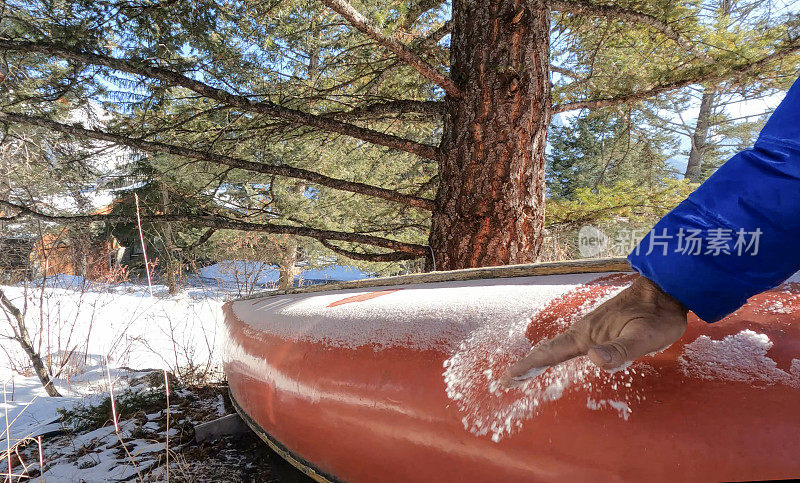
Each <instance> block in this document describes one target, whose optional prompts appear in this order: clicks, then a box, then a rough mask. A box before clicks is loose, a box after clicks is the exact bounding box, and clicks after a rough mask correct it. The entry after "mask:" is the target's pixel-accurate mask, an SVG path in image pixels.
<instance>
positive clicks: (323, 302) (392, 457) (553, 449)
mask: <svg viewBox="0 0 800 483" xmlns="http://www.w3.org/2000/svg"><path fill="white" fill-rule="evenodd" d="M604 267H605V268H606V269H605V270H604V269H603V268H604ZM585 268H586V269H587V271H589V272H591V273H574V272H580V271H581V269H582V266H581V263H576V262H570V263H569V264H568V266H567V267H566V268H565V267H564V266H562V265H560V264H547V265H545V264H542V265H533V266H517V267H511V268H510V269H508V271H507V272H504V271H503V270H504V269H503V268H494V269H488V270H487V269H482V271H480V272H479V273H476V271H462V272H451V273H442V272H440V273H435V274H430V275H417V276H413V277H394V278H392V279H391V280H390V282H391V283H386V282H383V283H382V282H381V281H376V280H369V281H366V282H355V283H352V284H340V285H337V286H336V287H334V288H332V289H329V290H323V289H320V288H318V287H314V288H313V289H310V290H302V289H301V290H291V291H288V292H283V293H279V294H264V295H260V296H256V297H249V298H247V299H241V300H237V301H233V302H230V303H228V304H226V305H225V307H224V312H225V321H226V328H227V339H226V342H225V364H224V366H225V372H226V375H227V377H228V383H229V387H230V393H231V399H232V400H233V401H234V405H235V407H236V409H237V411H238V412H239V413H240V414H241V415H242V417H243V418H244V420H245V421H246V422H247V423H248V425H250V427H251V428H253V430H254V431H255V432H256V433H257V434H259V436H260V437H261V438H262V439H264V441H266V442H267V443H268V444H269V445H270V446H271V447H272V448H273V449H274V450H275V451H276V452H277V453H278V454H280V455H281V456H283V457H284V458H286V459H287V460H288V461H289V462H290V463H292V464H293V465H294V466H296V467H298V468H300V469H301V470H302V471H303V472H304V473H306V474H307V475H309V476H311V477H312V478H314V479H315V480H317V481H336V480H340V481H375V480H382V481H384V480H391V481H452V480H464V481H499V480H512V481H520V480H527V481H553V480H564V479H566V480H587V479H600V478H601V479H602V481H605V480H617V481H634V480H636V481H641V480H643V479H645V478H647V479H648V480H656V481H672V480H675V479H676V478H679V479H699V480H732V479H768V478H786V477H791V476H798V475H800V436H798V434H800V411H798V410H797V408H798V407H800V284H798V283H796V282H788V283H785V284H784V285H782V286H781V287H778V288H776V289H774V290H771V291H769V292H766V293H764V294H761V295H759V296H756V297H753V298H752V299H751V300H750V301H749V302H748V304H747V305H746V306H744V307H743V308H741V309H740V310H738V311H737V312H736V313H734V314H732V315H731V316H729V317H728V318H726V319H724V320H723V321H721V322H719V323H716V324H712V325H708V324H705V323H703V322H702V321H699V320H698V319H697V318H696V317H694V315H693V314H690V319H689V326H688V328H687V331H686V334H685V335H684V337H683V338H682V339H681V340H680V341H679V342H678V343H676V344H675V345H674V346H672V347H671V348H669V349H667V350H665V351H664V352H662V353H659V354H654V355H652V357H645V358H643V359H642V360H640V361H637V362H635V363H634V364H633V365H631V366H630V367H629V368H626V369H625V370H623V371H618V372H616V373H613V374H609V373H606V372H603V371H600V370H599V369H597V368H595V367H594V366H592V365H591V364H590V363H589V362H588V361H587V360H586V358H577V359H574V360H572V361H570V362H568V363H566V364H564V365H562V366H558V367H554V368H550V369H548V370H547V371H545V372H544V373H543V374H541V375H540V376H537V377H536V378H534V379H531V380H530V381H528V382H526V383H524V384H522V385H520V386H519V387H515V388H511V389H504V388H501V387H499V385H498V384H497V379H498V378H499V377H500V375H501V374H502V372H503V371H504V370H505V368H506V367H507V366H508V364H509V363H511V362H513V361H514V360H516V359H517V358H518V357H520V356H521V355H524V353H525V352H526V351H527V350H528V349H529V348H530V346H531V344H533V343H536V342H538V341H539V340H542V339H544V338H548V337H552V336H553V335H555V334H557V333H559V332H561V331H563V330H564V329H566V328H567V327H568V326H569V325H570V324H571V323H573V322H574V321H575V320H577V319H578V318H580V317H581V316H583V315H584V314H585V313H587V312H588V311H590V310H591V309H592V308H593V307H595V306H597V305H599V304H600V303H602V302H603V301H604V300H606V299H608V298H610V297H612V296H613V295H614V294H616V293H618V292H619V291H620V290H622V289H623V288H624V287H625V286H627V285H628V284H629V283H630V282H631V280H632V279H633V275H632V274H630V273H621V272H620V270H622V268H624V266H623V263H622V262H621V261H619V260H612V261H592V262H589V263H588V264H587V266H586V267H585ZM467 272H469V273H467ZM565 272H572V273H571V274H565ZM598 272H603V273H598ZM609 272H614V273H609ZM426 277H430V278H426Z"/></svg>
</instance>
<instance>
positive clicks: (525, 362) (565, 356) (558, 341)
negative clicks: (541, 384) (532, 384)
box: [506, 329, 588, 381]
mask: <svg viewBox="0 0 800 483" xmlns="http://www.w3.org/2000/svg"><path fill="white" fill-rule="evenodd" d="M587 349H588V348H587V347H585V346H584V344H581V343H580V341H579V340H578V336H577V334H576V333H575V331H574V330H572V329H568V330H567V331H565V332H563V333H561V334H559V335H557V336H555V337H553V338H552V339H550V340H546V341H544V342H540V343H538V344H536V346H534V347H533V348H532V349H531V350H530V352H528V354H527V355H526V356H525V357H523V358H522V359H520V360H519V361H518V362H517V363H516V364H514V365H512V366H511V367H509V368H508V371H507V373H506V375H507V376H508V377H509V378H511V379H514V380H517V381H520V380H523V379H528V378H531V377H535V376H537V375H539V374H541V372H542V371H544V370H545V369H547V368H548V367H551V366H554V365H556V364H560V363H562V362H565V361H568V360H570V359H573V358H575V357H578V356H582V355H585V354H586V351H587Z"/></svg>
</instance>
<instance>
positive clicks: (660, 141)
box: [546, 110, 676, 199]
mask: <svg viewBox="0 0 800 483" xmlns="http://www.w3.org/2000/svg"><path fill="white" fill-rule="evenodd" d="M641 118H642V116H641V115H639V114H637V113H635V112H631V111H627V112H622V113H620V112H614V111H608V110H600V111H594V112H591V113H588V114H585V115H582V116H579V117H578V118H576V119H574V120H572V121H571V122H570V123H569V124H568V125H566V126H560V127H554V128H552V129H551V131H550V137H549V140H550V146H551V149H550V151H549V152H548V155H547V171H546V178H547V188H548V194H549V195H550V197H551V198H568V199H572V198H574V197H575V195H576V193H577V192H578V191H579V190H583V189H590V190H593V191H597V190H598V189H599V188H601V187H607V186H613V185H615V184H618V183H620V182H623V181H631V182H633V183H634V184H638V185H647V186H650V187H652V186H654V185H656V184H658V183H659V181H660V180H662V179H664V178H666V177H667V176H669V166H668V165H667V159H668V158H669V157H670V154H671V153H672V152H673V151H674V150H675V144H676V143H675V142H674V140H673V139H672V138H671V137H670V136H667V135H664V134H663V133H662V132H659V131H657V130H655V129H652V128H648V127H647V126H646V125H645V124H644V123H643V121H642V119H641Z"/></svg>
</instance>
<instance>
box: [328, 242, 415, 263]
mask: <svg viewBox="0 0 800 483" xmlns="http://www.w3.org/2000/svg"><path fill="white" fill-rule="evenodd" d="M319 242H320V243H321V244H322V245H323V246H324V247H325V248H328V249H329V250H331V251H333V252H335V253H338V254H340V255H344V256H346V257H348V258H351V259H353V260H364V261H368V262H397V261H400V260H413V259H415V258H420V257H422V255H417V254H414V253H404V252H400V251H395V252H389V253H361V252H354V251H352V250H346V249H344V248H342V247H339V246H336V245H334V244H333V243H331V242H329V241H327V240H319Z"/></svg>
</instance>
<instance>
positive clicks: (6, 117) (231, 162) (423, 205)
mask: <svg viewBox="0 0 800 483" xmlns="http://www.w3.org/2000/svg"><path fill="white" fill-rule="evenodd" d="M0 120H2V121H7V122H20V123H25V124H29V125H34V126H39V127H43V128H46V129H51V130H53V131H58V132H62V133H65V134H71V135H73V136H78V137H82V138H89V139H97V140H100V141H108V142H111V143H115V144H122V145H125V146H128V147H131V148H135V149H139V150H142V151H146V152H157V153H167V154H174V155H176V156H182V157H185V158H191V159H197V160H200V161H206V162H210V163H216V164H221V165H225V166H230V167H232V168H237V169H243V170H246V171H253V172H256V173H264V174H270V175H277V176H283V177H286V178H294V179H302V180H306V181H309V182H312V183H316V184H318V185H321V186H327V187H329V188H334V189H337V190H342V191H349V192H351V193H358V194H362V195H367V196H372V197H375V198H381V199H384V200H388V201H394V202H397V203H401V204H404V205H409V206H413V207H416V208H420V209H424V210H428V211H431V210H433V207H434V203H433V200H429V199H427V198H421V197H418V196H413V195H407V194H404V193H400V192H398V191H394V190H390V189H386V188H380V187H378V186H372V185H368V184H364V183H358V182H355V181H346V180H343V179H338V178H331V177H329V176H325V175H322V174H319V173H316V172H314V171H308V170H305V169H300V168H293V167H290V166H282V165H278V166H276V165H269V164H264V163H256V162H253V161H247V160H244V159H240V158H234V157H231V156H225V155H221V154H215V153H209V152H206V151H198V150H196V149H191V148H185V147H182V146H175V145H172V144H166V143H161V142H155V141H145V140H143V139H139V138H132V137H129V136H123V135H121V134H112V133H107V132H104V131H100V130H97V129H85V128H82V127H79V126H75V125H69V124H62V123H59V122H55V121H51V120H49V119H45V118H42V117H34V116H28V115H25V114H16V113H10V112H2V111H0Z"/></svg>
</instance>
